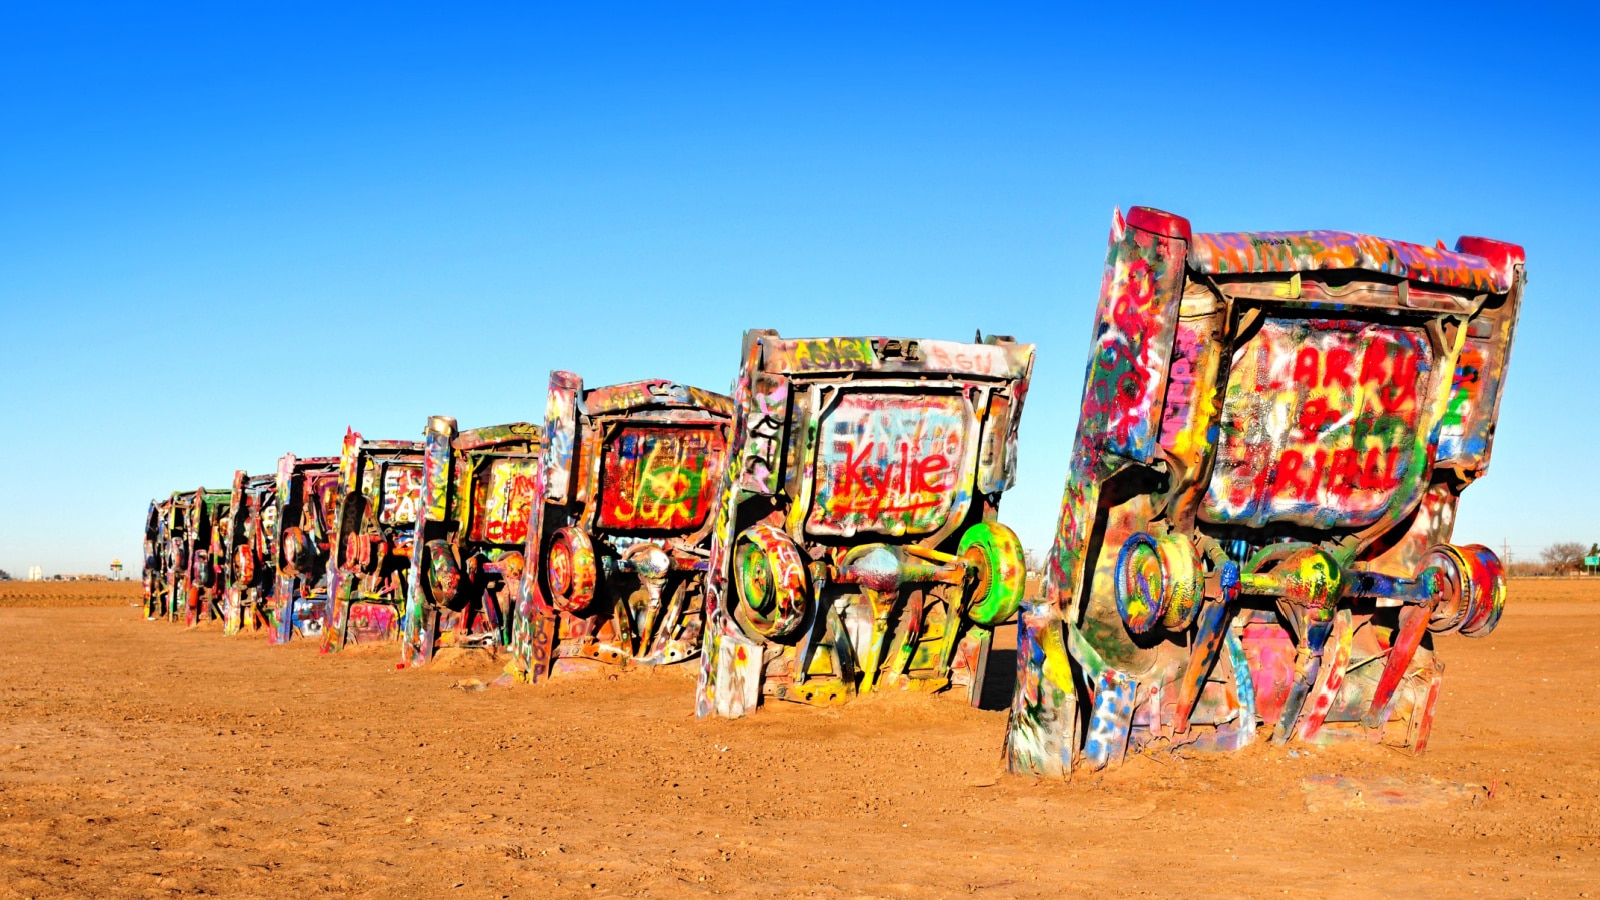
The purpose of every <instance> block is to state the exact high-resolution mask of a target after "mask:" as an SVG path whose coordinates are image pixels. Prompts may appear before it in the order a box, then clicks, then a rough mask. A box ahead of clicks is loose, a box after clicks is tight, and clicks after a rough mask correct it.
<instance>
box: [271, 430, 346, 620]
mask: <svg viewBox="0 0 1600 900" xmlns="http://www.w3.org/2000/svg"><path fill="white" fill-rule="evenodd" d="M272 502H273V504H274V505H275V507H276V510H275V511H274V512H273V513H272V526H273V529H274V535H273V539H272V561H273V562H272V565H273V568H274V569H275V572H274V576H273V577H274V580H273V591H272V608H271V618H272V622H271V626H272V630H271V631H270V632H268V634H269V635H270V637H271V640H272V642H273V643H277V644H282V643H287V642H289V641H290V640H292V639H293V638H294V637H295V636H297V635H298V636H300V637H306V638H320V637H321V636H322V631H323V628H324V625H325V624H326V623H327V621H328V542H329V535H330V534H332V533H333V532H332V522H333V514H334V512H335V510H336V508H337V504H338V502H339V459H338V458H337V457H333V456H317V457H310V458H307V459H300V458H298V457H296V456H295V455H294V454H293V453H286V454H284V455H283V456H282V457H281V458H280V459H279V460H278V473H277V477H276V478H275V479H274V485H273V501H272Z"/></svg>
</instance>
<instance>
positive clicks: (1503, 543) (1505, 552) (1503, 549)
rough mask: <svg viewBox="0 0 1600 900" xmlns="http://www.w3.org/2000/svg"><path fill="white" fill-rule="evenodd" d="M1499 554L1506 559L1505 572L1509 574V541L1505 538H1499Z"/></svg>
mask: <svg viewBox="0 0 1600 900" xmlns="http://www.w3.org/2000/svg"><path fill="white" fill-rule="evenodd" d="M1500 556H1501V557H1502V558H1503V559H1505V561H1506V574H1507V575H1510V574H1511V542H1510V541H1507V540H1506V539H1505V538H1501V539H1500Z"/></svg>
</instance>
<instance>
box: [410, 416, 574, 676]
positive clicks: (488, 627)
mask: <svg viewBox="0 0 1600 900" xmlns="http://www.w3.org/2000/svg"><path fill="white" fill-rule="evenodd" d="M542 446H543V430H542V429H541V428H540V427H539V426H537V425H532V424H529V423H527V422H511V423H507V424H504V425H489V426H485V427H482V428H474V429H470V430H467V431H460V430H458V428H457V425H456V420H455V419H452V418H450V417H449V416H432V417H430V418H429V419H428V427H427V429H426V430H425V431H424V437H423V474H422V484H423V496H422V499H421V502H420V503H419V506H418V515H417V522H416V536H415V538H414V539H413V541H412V548H413V549H412V554H411V559H410V567H409V572H408V576H409V581H408V587H407V590H406V607H405V615H404V616H403V618H402V621H401V638H400V648H401V650H400V655H401V663H402V664H404V665H407V666H417V665H424V664H426V663H427V662H428V661H429V660H431V659H432V658H433V654H434V651H435V650H436V649H439V648H441V647H445V646H451V647H461V648H465V647H485V648H488V649H490V650H496V649H498V648H500V647H503V646H505V645H506V644H507V642H508V641H509V640H510V638H511V622H512V620H513V618H514V617H515V615H516V596H517V595H518V594H519V593H520V591H521V582H522V573H523V557H522V550H523V547H524V545H525V544H526V543H527V540H528V523H529V521H530V520H531V518H532V513H533V494H534V487H533V483H534V480H535V479H536V478H537V477H538V471H539V460H540V456H539V451H540V449H541V448H542Z"/></svg>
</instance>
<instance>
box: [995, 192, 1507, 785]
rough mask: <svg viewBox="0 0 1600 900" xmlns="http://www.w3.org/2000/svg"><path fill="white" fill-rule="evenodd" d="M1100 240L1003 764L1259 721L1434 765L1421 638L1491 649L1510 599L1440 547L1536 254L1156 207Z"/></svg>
mask: <svg viewBox="0 0 1600 900" xmlns="http://www.w3.org/2000/svg"><path fill="white" fill-rule="evenodd" d="M1109 243H1110V252H1109V255H1108V258H1107V267H1106V278H1105V280H1104V282H1103V284H1102V288H1101V297H1100V303H1099V306H1098V308H1097V310H1096V321H1095V330H1094V334H1095V336H1096V337H1095V342H1094V345H1093V346H1092V347H1091V358H1090V366H1089V375H1088V379H1087V383H1086V385H1085V389H1084V399H1083V411H1082V414H1081V417H1080V420H1079V427H1078V433H1077V437H1076V440H1075V442H1074V447H1073V452H1072V457H1071V465H1070V469H1069V474H1068V479H1067V486H1066V491H1065V496H1064V497H1063V500H1062V510H1061V519H1060V526H1059V528H1058V531H1057V535H1056V540H1055V545H1054V547H1053V548H1052V551H1051V555H1050V560H1049V566H1048V568H1047V572H1046V579H1045V587H1044V591H1043V596H1042V597H1041V598H1040V599H1039V601H1038V602H1030V603H1028V604H1026V605H1025V607H1024V609H1023V611H1022V615H1021V622H1022V629H1021V633H1020V635H1019V640H1018V644H1019V648H1020V650H1019V665H1020V670H1019V679H1018V687H1017V693H1016V697H1015V700H1014V702H1013V706H1012V714H1011V720H1010V723H1009V727H1008V730H1007V739H1006V750H1007V758H1008V763H1009V765H1010V767H1011V769H1012V770H1013V771H1017V772H1026V773H1032V774H1040V775H1060V774H1062V773H1064V772H1066V771H1069V770H1070V769H1071V767H1072V766H1073V765H1074V763H1075V762H1076V763H1082V764H1087V765H1089V766H1090V767H1100V766H1105V765H1111V764H1114V763H1115V762H1116V761H1117V760H1118V759H1120V758H1122V756H1124V755H1125V754H1126V753H1131V752H1138V751H1140V750H1141V749H1143V748H1146V747H1149V746H1153V745H1157V744H1159V745H1161V746H1172V745H1191V746H1193V747H1196V748H1201V749H1237V748H1239V747H1242V746H1244V745H1246V744H1248V743H1250V742H1251V741H1253V740H1256V739H1257V736H1258V729H1259V730H1260V731H1261V732H1262V733H1264V734H1265V735H1270V736H1271V737H1272V738H1273V740H1275V741H1279V742H1285V741H1291V740H1299V741H1318V742H1324V741H1331V740H1339V739H1344V738H1359V739H1365V740H1382V741H1389V742H1392V743H1395V744H1397V745H1400V746H1406V747H1410V748H1412V749H1413V750H1415V751H1418V752H1420V750H1421V748H1422V747H1424V746H1425V745H1426V736H1427V731H1428V724H1429V722H1430V721H1431V716H1432V709H1433V704H1434V703H1435V702H1436V700H1437V696H1438V685H1439V683H1440V682H1439V678H1440V673H1441V672H1442V664H1441V663H1440V662H1439V661H1438V659H1437V657H1436V655H1435V653H1434V649H1433V646H1432V644H1431V642H1428V641H1425V640H1424V637H1425V636H1426V634H1427V633H1429V632H1432V633H1434V634H1447V633H1461V634H1463V635H1467V636H1480V635H1483V634H1486V633H1488V632H1489V631H1490V630H1491V629H1492V628H1493V627H1494V624H1495V622H1496V621H1498V618H1499V615H1500V610H1501V609H1502V607H1503V604H1504V596H1505V595H1504V578H1503V575H1502V573H1501V569H1500V564H1499V561H1498V560H1497V559H1496V558H1495V557H1494V554H1493V553H1492V552H1490V551H1489V550H1487V549H1486V548H1483V547H1475V546H1469V547H1462V546H1457V545H1454V544H1450V543H1449V540H1450V536H1451V530H1452V527H1453V524H1454V520H1455V511H1456V507H1457V504H1458V502H1459V498H1460V495H1461V492H1462V491H1463V490H1464V489H1465V488H1466V487H1467V486H1468V485H1469V484H1471V482H1472V481H1473V480H1474V479H1475V478H1477V477H1479V476H1480V475H1481V474H1482V473H1483V471H1484V470H1485V468H1486V466H1487V460H1488V450H1489V440H1488V439H1489V436H1491V435H1492V434H1493V428H1494V417H1495V415H1496V412H1497V409H1498V402H1499V400H1498V397H1499V392H1500V388H1501V385H1502V384H1503V382H1504V377H1505V367H1506V363H1507V360H1508V359H1509V350H1510V340H1511V334H1512V331H1513V329H1514V326H1515V319H1516V311H1517V309H1518V308H1519V306H1520V302H1521V293H1522V286H1523V284H1524V283H1525V276H1524V273H1523V259H1524V255H1523V253H1522V250H1521V248H1519V247H1515V246H1514V245H1511V244H1504V243H1501V242H1496V241H1488V240H1485V239H1481V238H1463V239H1462V241H1460V242H1458V244H1457V250H1456V251H1448V250H1444V249H1442V245H1440V247H1437V248H1429V247H1424V246H1422V245H1417V244H1408V243H1405V242H1400V241H1389V240H1383V239H1379V238H1372V237H1368V236H1364V235H1351V234H1346V233H1343V232H1273V233H1263V234H1225V235H1208V234H1192V233H1191V232H1190V229H1189V226H1188V223H1187V222H1186V221H1184V220H1182V219H1180V218H1179V217H1176V216H1172V215H1170V214H1167V213H1162V212H1160V211H1157V210H1149V209H1135V210H1133V211H1131V212H1130V213H1129V215H1128V217H1127V218H1126V219H1123V217H1122V216H1121V215H1120V214H1118V215H1116V216H1115V217H1114V220H1113V227H1112V234H1111V239H1110V242H1109ZM1169 329H1170V333H1171V334H1172V336H1173V338H1172V341H1171V343H1170V345H1169V346H1167V347H1165V348H1163V347H1162V345H1161V343H1160V341H1159V340H1152V339H1151V338H1150V337H1149V336H1150V335H1162V334H1166V333H1168V331H1169ZM1161 383H1164V384H1165V386H1166V387H1165V392H1164V396H1163V397H1162V398H1161V400H1160V403H1159V405H1154V404H1150V403H1148V402H1147V401H1148V398H1149V396H1150V392H1149V391H1148V390H1147V388H1148V387H1149V386H1150V385H1155V384H1161ZM1150 435H1154V436H1155V441H1154V442H1153V444H1152V443H1151V442H1150V441H1148V440H1147V437H1148V436H1150ZM1113 480H1115V481H1116V484H1117V487H1116V489H1115V490H1108V485H1110V484H1111V482H1112V481H1113ZM1224 650H1225V651H1226V652H1224ZM1080 696H1083V697H1084V699H1083V700H1082V701H1080V700H1079V697H1080Z"/></svg>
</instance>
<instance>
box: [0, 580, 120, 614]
mask: <svg viewBox="0 0 1600 900" xmlns="http://www.w3.org/2000/svg"><path fill="white" fill-rule="evenodd" d="M140 590H141V589H140V586H139V582H137V581H0V608H4V607H8V606H29V607H40V608H46V609H48V608H52V607H61V606H138V605H139V604H140V602H141V600H142V596H143V595H142V594H141V593H140Z"/></svg>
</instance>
